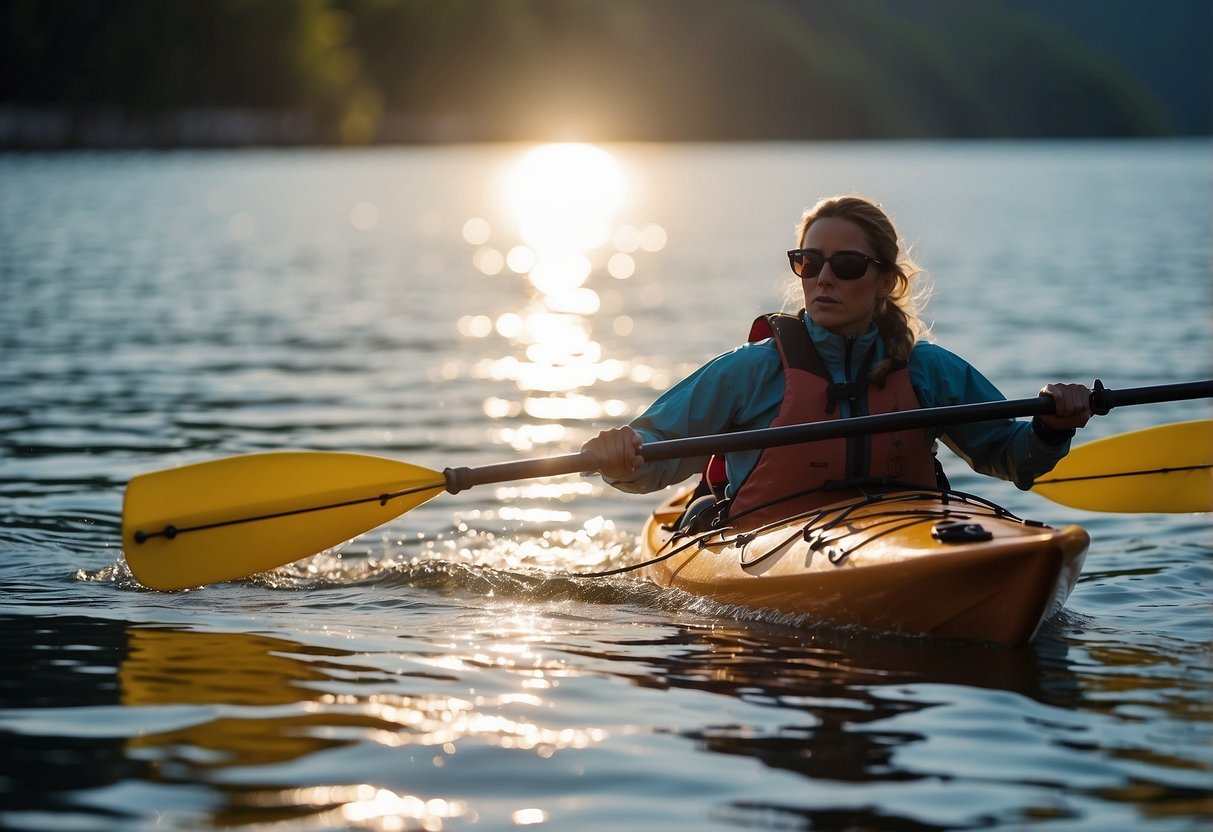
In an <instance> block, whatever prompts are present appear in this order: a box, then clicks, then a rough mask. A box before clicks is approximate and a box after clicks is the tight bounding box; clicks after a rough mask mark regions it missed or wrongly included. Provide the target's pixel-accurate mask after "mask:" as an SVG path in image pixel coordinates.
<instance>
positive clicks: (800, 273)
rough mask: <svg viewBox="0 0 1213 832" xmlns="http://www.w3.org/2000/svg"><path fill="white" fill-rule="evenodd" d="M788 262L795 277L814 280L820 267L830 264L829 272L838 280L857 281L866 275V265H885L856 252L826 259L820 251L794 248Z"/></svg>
mask: <svg viewBox="0 0 1213 832" xmlns="http://www.w3.org/2000/svg"><path fill="white" fill-rule="evenodd" d="M788 262H789V263H791V264H792V272H793V273H794V274H795V275H796V276H797V277H804V278H814V277H817V276H818V275H819V274H821V269H822V267H824V266H825V264H826V263H829V264H830V271H832V272H833V273H834V276H835V277H837V278H838V279H839V280H858V279H859V278H861V277H863V276H864V275H865V274H867V273H868V264H869V263H875V264H876V265H877V266H884V265H886V264H884V263H882V262H880V261H879V260H877V259H876V258H875V257H868V255H866V254H860V253H859V252H858V251H840V252H838V253H837V254H831V255H830V256H829V257H826V256H825V255H824V254H822V253H821V252H820V251H814V250H812V249H808V248H794V249H792V250H791V251H789V252H788Z"/></svg>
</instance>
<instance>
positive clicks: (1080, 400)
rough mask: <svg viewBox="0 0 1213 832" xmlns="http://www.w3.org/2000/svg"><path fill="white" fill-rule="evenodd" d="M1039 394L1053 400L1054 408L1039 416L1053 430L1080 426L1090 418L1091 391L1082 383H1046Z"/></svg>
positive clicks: (1071, 428)
mask: <svg viewBox="0 0 1213 832" xmlns="http://www.w3.org/2000/svg"><path fill="white" fill-rule="evenodd" d="M1040 395H1042V396H1052V397H1053V401H1054V402H1055V405H1056V410H1054V412H1052V413H1049V414H1045V415H1042V416H1041V417H1040V420H1041V421H1042V422H1044V423H1045V425H1046V426H1048V427H1050V428H1052V429H1053V430H1073V429H1074V428H1081V427H1083V426H1085V425H1086V424H1087V422H1088V421H1090V419H1091V391H1090V390H1089V389H1087V387H1085V386H1084V385H1082V384H1048V385H1046V386H1045V387H1044V389H1042V390H1041V391H1040Z"/></svg>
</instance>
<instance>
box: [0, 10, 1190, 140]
mask: <svg viewBox="0 0 1213 832" xmlns="http://www.w3.org/2000/svg"><path fill="white" fill-rule="evenodd" d="M0 62H2V63H0V146H8V147H19V146H60V145H73V144H86V145H88V144H94V145H96V144H103V145H104V144H115V145H121V144H152V145H174V144H242V143H252V144H260V143H288V144H289V143H344V144H359V143H374V142H392V141H479V140H509V139H563V138H577V139H587V140H611V139H647V140H732V139H844V138H935V137H947V138H965V137H1096V136H1116V137H1120V136H1165V135H1210V133H1211V132H1213V3H1210V1H1209V0H1165V2H1154V0H255V2H250V0H5V2H4V3H3V4H0Z"/></svg>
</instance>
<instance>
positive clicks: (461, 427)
mask: <svg viewBox="0 0 1213 832" xmlns="http://www.w3.org/2000/svg"><path fill="white" fill-rule="evenodd" d="M608 149H609V150H610V151H611V153H612V154H613V156H614V158H615V159H616V160H617V162H618V165H619V170H620V172H621V175H622V177H623V178H624V179H623V182H624V185H623V186H622V191H620V182H619V181H614V183H613V184H612V181H611V180H609V179H608V178H604V179H603V180H601V181H598V180H593V181H583V182H580V183H574V184H575V187H574V188H573V189H572V193H571V195H572V198H573V199H574V200H575V202H577V204H575V205H572V206H569V205H565V206H564V207H561V208H559V209H558V210H557V212H556V213H555V215H553V214H552V213H551V212H550V211H549V212H547V213H545V209H544V205H545V194H547V195H549V196H550V195H551V194H553V193H555V194H556V195H559V194H560V193H561V192H564V193H565V196H566V197H568V196H569V195H570V194H569V188H568V186H569V184H570V180H571V178H572V177H573V176H574V175H575V174H570V173H568V172H567V171H566V172H565V173H563V174H559V173H558V174H557V176H556V179H555V180H553V181H551V182H548V183H547V185H546V188H547V190H545V189H544V188H543V187H539V186H534V190H533V191H532V192H531V193H530V194H529V195H523V196H517V195H515V196H514V197H513V201H512V202H511V199H510V198H509V197H508V195H506V194H504V193H503V189H505V188H506V187H507V184H508V181H509V178H508V173H509V171H510V170H511V168H512V166H514V165H516V164H517V163H518V161H519V159H520V157H521V156H522V154H523V152H524V151H525V150H526V148H523V147H513V146H490V147H475V146H467V147H451V148H411V149H392V150H376V151H366V152H338V151H283V152H278V151H274V152H268V151H257V152H249V151H246V152H213V153H165V154H151V155H149V154H138V153H132V154H92V153H79V154H65V155H53V156H42V155H9V156H4V157H0V350H2V354H3V361H2V362H0V500H2V502H0V554H2V560H0V620H2V621H3V626H2V628H0V742H2V744H3V749H4V750H3V754H2V755H0V825H2V826H5V827H6V828H14V829H49V828H54V829H83V830H91V829H106V830H109V829H144V828H152V827H156V828H167V829H179V830H183V829H203V828H214V827H225V828H227V827H230V828H254V827H256V828H271V829H316V828H351V829H382V830H393V829H466V828H483V829H503V828H513V827H515V826H523V825H532V824H535V825H539V826H540V828H544V827H547V828H553V829H620V828H627V827H640V828H684V829H697V830H698V829H742V828H749V829H753V828H759V829H797V828H804V829H810V828H811V829H825V830H843V829H846V830H907V831H909V830H913V832H918V830H935V829H977V828H981V829H1021V828H1025V827H1028V826H1032V827H1034V828H1035V827H1039V828H1042V829H1055V830H1078V829H1083V830H1117V829H1135V830H1137V829H1149V830H1168V831H1169V830H1197V829H1208V828H1209V825H1210V823H1211V818H1213V790H1211V784H1213V669H1211V666H1210V665H1211V663H1210V646H1211V645H1213V616H1210V593H1211V590H1210V586H1211V585H1213V539H1211V536H1210V530H1209V521H1208V518H1207V516H1203V515H1176V516H1169V515H1168V516H1163V515H1100V514H1092V513H1087V512H1082V511H1078V510H1073V509H1066V508H1063V507H1061V506H1057V505H1053V504H1051V503H1048V502H1046V501H1044V500H1043V498H1040V497H1037V496H1034V495H1031V494H1022V493H1020V492H1017V491H1015V489H1013V488H1011V487H1010V486H1008V485H1006V484H1004V483H996V482H992V481H989V480H986V479H984V478H980V477H977V476H976V475H973V474H971V473H968V472H967V470H966V469H964V468H963V464H962V463H960V462H959V461H956V460H955V459H951V460H950V461H949V463H948V469H949V473H950V474H951V476H952V478H953V483H954V484H955V485H956V486H957V487H959V488H961V489H963V490H969V491H977V492H979V493H982V494H984V495H986V496H989V497H990V498H992V499H995V500H998V501H1000V502H1003V503H1004V504H1006V505H1007V506H1008V507H1009V508H1011V509H1012V510H1013V511H1016V512H1017V513H1019V514H1021V515H1025V516H1029V517H1034V518H1038V519H1042V520H1046V521H1049V522H1051V523H1054V524H1060V523H1066V522H1078V523H1081V524H1083V525H1085V526H1086V527H1087V528H1088V529H1089V530H1090V531H1091V533H1092V536H1093V538H1094V543H1093V545H1092V550H1091V554H1090V556H1089V557H1088V560H1087V567H1086V571H1085V573H1084V575H1083V577H1082V579H1081V580H1080V582H1079V584H1078V587H1077V589H1076V590H1075V593H1074V594H1073V596H1072V597H1071V599H1070V602H1069V604H1068V607H1067V609H1066V611H1065V612H1064V613H1063V614H1062V615H1061V616H1059V617H1058V618H1056V619H1055V620H1053V621H1051V622H1049V623H1048V624H1047V625H1046V628H1045V630H1044V632H1043V633H1042V634H1041V635H1040V637H1039V638H1038V639H1037V640H1036V641H1035V642H1034V643H1033V644H1032V645H1031V646H1029V647H1027V648H1022V649H1008V648H997V647H992V646H988V645H981V644H964V643H947V642H940V641H935V640H931V639H926V638H908V637H902V636H881V635H874V634H865V633H861V632H855V631H841V632H840V631H833V630H830V629H827V628H816V627H811V626H809V627H801V628H792V627H789V626H787V625H785V624H781V623H780V622H778V621H776V620H771V619H765V618H763V617H762V616H756V615H741V614H738V613H737V612H736V611H730V610H723V609H720V608H717V607H714V606H713V605H711V604H706V603H703V602H696V601H694V600H693V599H689V598H686V597H684V596H681V595H680V594H678V593H672V592H663V591H659V590H657V589H656V588H655V587H652V586H651V585H647V584H644V583H641V582H638V581H635V580H633V579H630V578H628V577H620V578H614V579H610V580H595V581H585V580H576V579H572V578H568V577H566V576H565V574H564V573H565V572H567V571H579V570H580V571H589V570H594V569H602V568H606V567H610V566H616V565H619V564H622V563H626V562H628V560H629V559H630V558H632V557H634V555H635V551H636V545H637V533H638V532H639V530H640V527H641V524H642V522H643V520H644V517H645V515H646V514H647V512H648V511H649V509H650V508H651V507H652V505H653V504H654V502H655V500H654V499H650V498H646V497H635V496H626V495H622V494H618V493H615V492H611V491H608V490H605V489H604V488H603V487H602V486H601V484H600V483H598V482H597V481H596V480H592V479H587V478H582V477H567V478H561V479H558V480H553V481H527V482H519V483H512V484H507V485H502V486H500V487H481V488H476V489H473V490H472V491H469V492H466V493H463V494H460V495H453V496H452V495H442V496H440V497H438V498H437V499H435V500H433V501H432V502H430V503H427V504H426V505H423V506H421V507H418V508H416V509H414V510H413V511H411V512H409V513H407V514H406V515H404V516H403V517H401V518H399V519H398V520H396V521H394V522H392V523H391V524H389V525H387V526H385V527H383V528H381V529H378V530H376V531H374V532H371V533H368V534H366V535H364V536H362V537H360V538H359V539H357V540H355V541H353V542H352V543H350V544H348V545H347V546H346V547H344V548H342V549H340V550H339V551H335V552H328V553H325V554H322V555H319V556H317V557H315V558H312V559H309V560H305V561H302V562H300V563H298V564H295V565H292V566H289V567H284V568H282V569H280V570H276V571H275V572H273V573H270V574H268V575H263V576H256V577H252V578H250V579H248V580H242V581H237V582H233V583H228V584H222V585H219V586H212V587H208V588H206V589H200V590H194V591H190V592H181V593H154V592H149V591H146V590H143V589H141V588H140V587H138V585H137V584H136V583H135V582H134V581H133V580H132V579H131V578H130V576H129V573H127V571H126V569H125V565H124V561H123V560H122V553H121V547H120V545H119V539H118V538H119V523H120V512H121V500H122V493H123V488H124V486H125V483H126V481H127V480H128V479H129V478H130V477H131V476H133V475H135V474H137V473H139V472H142V471H148V470H156V469H161V468H166V467H170V466H174V465H178V464H182V463H187V462H194V461H200V460H203V459H210V458H214V457H220V456H227V455H232V454H239V453H245V452H249V451H260V450H272V449H283V448H309V449H317V450H349V451H361V452H367V453H373V454H377V455H382V456H390V457H396V458H400V459H405V460H407V461H409V462H413V463H416V464H419V465H423V466H427V467H431V468H434V469H441V468H443V467H446V466H448V465H450V466H457V465H473V466H474V465H482V464H488V463H493V462H502V461H509V460H514V459H519V458H525V457H533V456H547V455H551V454H556V453H564V452H567V451H570V450H575V449H576V448H577V447H578V446H579V445H580V443H581V442H582V441H584V439H585V438H586V437H588V436H589V435H591V434H592V433H593V432H594V431H596V430H597V429H599V428H600V427H602V426H606V425H611V424H616V423H618V422H620V421H623V420H625V419H626V418H628V417H629V416H630V415H632V414H633V413H635V412H637V410H638V409H640V408H642V407H643V406H644V405H645V404H646V403H647V402H648V401H650V400H651V399H652V398H653V397H654V396H655V395H656V393H657V392H658V391H659V390H660V389H663V388H664V387H665V386H667V385H668V384H669V383H670V382H671V381H672V380H674V379H675V378H677V377H678V376H679V375H681V374H683V373H685V372H687V371H688V370H689V369H691V368H693V367H694V366H696V365H697V364H698V363H700V362H702V361H703V360H705V359H706V358H708V357H710V356H711V355H713V354H715V353H717V352H720V351H723V350H725V349H728V348H730V347H731V346H733V345H734V344H735V343H736V342H738V341H739V340H740V339H741V338H742V337H743V335H744V333H745V331H746V330H747V328H748V324H749V321H750V319H751V318H752V317H753V316H755V315H756V314H758V313H760V312H762V311H766V310H769V309H773V308H778V307H779V306H780V305H781V303H782V298H783V293H784V289H785V277H784V271H785V269H786V261H785V258H784V257H783V251H784V249H786V248H788V247H789V246H790V245H791V244H792V243H793V242H794V241H793V240H792V231H791V230H792V227H793V225H794V223H795V221H796V219H797V217H798V216H799V213H800V211H801V210H802V209H803V208H804V207H805V206H806V205H808V204H811V203H812V202H813V201H814V200H815V199H816V198H817V197H818V196H819V195H823V194H829V193H834V192H840V191H859V192H863V193H867V194H870V195H873V196H876V197H878V198H880V199H881V200H882V201H883V202H884V203H885V204H886V206H888V207H889V208H890V209H891V210H892V211H893V213H894V215H895V218H896V220H897V221H898V224H899V227H900V228H901V230H902V232H903V234H904V235H905V236H906V237H907V238H908V239H909V240H910V241H912V242H913V243H914V245H915V248H916V251H917V253H918V255H919V259H920V260H921V261H922V262H923V263H924V265H926V266H927V267H928V269H929V270H930V271H931V273H932V275H933V277H934V289H935V293H934V297H933V299H932V301H931V304H930V306H929V307H928V309H929V313H928V317H929V318H930V319H931V320H932V321H933V323H934V333H935V337H936V338H937V339H938V340H939V341H940V342H942V343H943V344H944V345H946V346H948V347H950V348H952V349H954V350H955V351H957V352H960V353H961V354H963V355H965V356H967V357H969V358H970V359H971V360H972V361H973V362H974V363H975V364H977V365H978V366H979V367H981V368H982V370H983V371H984V372H985V373H986V374H987V375H988V376H989V377H990V378H991V379H992V380H993V381H994V382H995V383H997V384H998V385H999V386H1000V387H1001V389H1002V390H1003V391H1004V392H1005V393H1006V394H1007V395H1008V396H1009V397H1012V398H1020V397H1027V396H1031V395H1033V394H1034V393H1035V391H1036V390H1037V389H1038V388H1039V387H1040V386H1041V385H1042V384H1043V383H1045V382H1048V381H1052V380H1068V379H1077V380H1084V381H1087V382H1089V381H1090V380H1091V379H1092V378H1093V377H1096V376H1098V377H1100V378H1102V379H1103V380H1104V381H1105V383H1107V384H1108V385H1109V386H1111V387H1113V388H1115V387H1130V386H1137V385H1146V384H1157V383H1165V382H1173V381H1186V380H1192V379H1197V378H1207V377H1210V376H1211V375H1213V368H1211V366H1210V355H1211V354H1213V350H1211V349H1210V347H1211V346H1213V345H1211V343H1210V342H1211V341H1213V333H1211V327H1210V309H1211V308H1213V303H1211V302H1210V301H1211V298H1210V289H1211V283H1213V280H1211V275H1213V265H1211V256H1213V255H1211V252H1213V246H1211V244H1210V241H1211V229H1213V168H1211V166H1210V165H1209V161H1208V160H1209V158H1210V155H1209V150H1210V147H1209V144H1208V142H1179V143H1169V142H1168V143H1144V144H1137V143H1109V144H1102V143H1076V144H1014V143H1012V144H1000V143H983V144H963V143H959V144H840V145H795V144H788V145H741V146H732V145H723V146H713V145H702V146H700V145H689V146H684V145H673V146H655V145H654V146H645V145H635V146H619V147H610V148H608ZM583 161H585V160H583ZM585 163H586V164H589V162H585ZM605 170H606V173H605V174H604V177H605V176H606V175H607V174H609V173H610V168H609V166H608V167H607V168H606V169H605ZM612 194H614V196H612ZM612 199H614V200H615V201H614V202H611V200H612ZM604 201H605V202H604ZM604 204H606V207H605V208H604V207H603V206H604ZM526 212H530V213H526ZM469 220H478V221H477V222H471V223H469V222H468V221H469ZM604 221H609V222H610V224H611V228H610V230H611V232H612V235H611V236H610V238H609V239H607V240H605V241H603V238H602V236H601V235H599V237H597V238H595V236H594V233H593V232H594V229H595V227H596V226H595V223H601V222H604ZM545 223H546V225H545ZM554 223H563V224H557V225H553V224H554ZM545 228H546V230H547V237H546V242H544V229H545ZM523 234H526V235H527V237H528V239H532V240H533V241H535V246H536V247H541V248H542V252H541V253H543V254H544V255H545V256H546V257H548V258H549V262H550V261H551V258H554V257H558V256H560V257H564V258H565V260H564V261H563V262H564V265H563V266H561V267H560V268H558V269H555V270H554V271H552V272H551V273H549V274H548V275H547V276H546V277H544V275H543V272H542V270H539V271H536V272H532V278H533V279H532V280H531V281H528V280H527V279H525V278H524V277H522V276H521V275H520V274H518V273H516V272H515V271H512V270H511V269H510V268H509V267H508V266H504V265H503V263H504V260H505V257H506V255H507V254H509V253H510V251H511V249H512V248H513V247H514V246H516V245H518V244H519V243H521V242H522V235H523ZM579 235H585V236H584V239H583V240H582V246H581V248H580V249H579V250H567V251H556V250H554V249H553V248H552V246H553V245H554V244H555V243H559V242H560V241H562V240H563V241H569V240H574V239H576V238H578V236H579ZM469 240H470V241H469ZM642 242H643V245H642V244H641V243H642ZM587 247H589V249H588V254H587ZM520 254H525V252H521V253H520V252H515V253H514V255H513V259H511V262H512V263H514V265H520V261H518V260H517V259H516V258H517V257H519V256H520ZM617 255H626V257H620V256H617ZM612 256H616V258H615V259H613V260H612V259H611V258H612ZM578 257H583V258H587V259H577V258H578ZM525 265H526V264H525V263H521V265H520V267H522V266H525ZM587 271H588V272H589V274H588V279H585V280H584V284H582V280H583V278H584V277H585V273H586V272H587ZM611 271H614V272H615V273H616V274H619V275H626V277H613V276H611ZM486 272H488V273H486ZM585 290H588V291H585ZM553 310H555V312H553ZM1209 413H1210V411H1209V403H1208V402H1188V403H1176V404H1166V405H1153V406H1143V407H1134V408H1124V409H1122V410H1118V411H1114V412H1113V414H1112V415H1110V416H1108V417H1106V418H1103V419H1100V420H1097V421H1096V422H1095V423H1094V424H1093V425H1091V426H1090V427H1089V428H1087V429H1086V430H1085V431H1083V435H1082V439H1083V440H1088V439H1094V438H1097V437H1099V436H1106V435H1111V434H1115V433H1120V432H1123V431H1127V430H1132V429H1136V428H1140V427H1147V426H1151V425H1157V424H1165V423H1167V422H1171V421H1181V420H1186V419H1194V418H1207V417H1208V416H1209Z"/></svg>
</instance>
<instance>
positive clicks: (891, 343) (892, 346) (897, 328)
mask: <svg viewBox="0 0 1213 832" xmlns="http://www.w3.org/2000/svg"><path fill="white" fill-rule="evenodd" d="M825 217H836V218H839V219H845V220H850V221H851V222H853V223H855V224H856V225H857V226H859V228H860V229H861V230H862V231H863V233H864V236H866V237H867V239H868V242H869V243H870V244H871V246H872V252H873V254H874V255H875V257H876V259H877V260H879V261H881V262H882V263H890V264H892V266H891V268H890V269H889V271H891V272H892V274H893V289H892V291H890V292H889V294H888V296H887V297H885V298H881V299H880V300H878V301H877V302H876V311H875V314H874V315H873V317H872V321H873V322H874V323H875V324H876V326H877V328H878V329H879V330H880V337H881V340H883V341H884V345H885V357H884V359H883V360H881V361H878V362H877V363H876V364H874V365H872V368H871V370H869V372H868V380H869V381H871V382H872V383H874V384H876V385H878V386H882V387H883V386H884V383H885V379H886V378H888V376H889V373H891V372H893V371H894V370H898V369H901V368H902V367H904V366H906V364H908V363H909V360H910V350H912V349H913V348H914V344H915V343H916V342H917V341H918V339H919V338H923V337H925V336H926V335H927V326H926V325H925V324H924V323H923V322H922V319H921V318H920V317H919V315H918V310H919V308H920V306H921V304H922V303H924V302H925V300H926V295H927V291H926V289H925V288H922V287H921V286H916V285H915V284H916V283H917V284H921V283H922V281H921V280H918V278H919V277H920V276H922V274H923V270H922V269H921V268H920V267H919V266H918V265H917V264H915V263H914V261H913V260H911V259H910V256H909V253H908V252H907V251H905V250H904V246H903V245H902V244H901V241H900V240H899V239H898V237H897V230H896V229H895V228H894V227H893V223H892V221H891V220H890V219H889V217H888V215H887V214H885V212H884V210H883V209H881V207H880V205H878V204H877V203H875V202H872V201H870V200H867V199H864V198H863V197H858V196H835V197H828V198H826V199H823V200H821V201H820V202H818V203H817V204H816V205H814V206H813V207H812V208H810V209H809V210H808V211H806V212H805V213H804V216H802V217H801V218H800V223H799V225H798V226H797V229H796V244H797V245H798V246H799V245H803V244H804V238H805V235H806V234H808V232H809V227H810V226H812V225H813V223H815V222H816V221H817V220H819V219H823V218H825Z"/></svg>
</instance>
